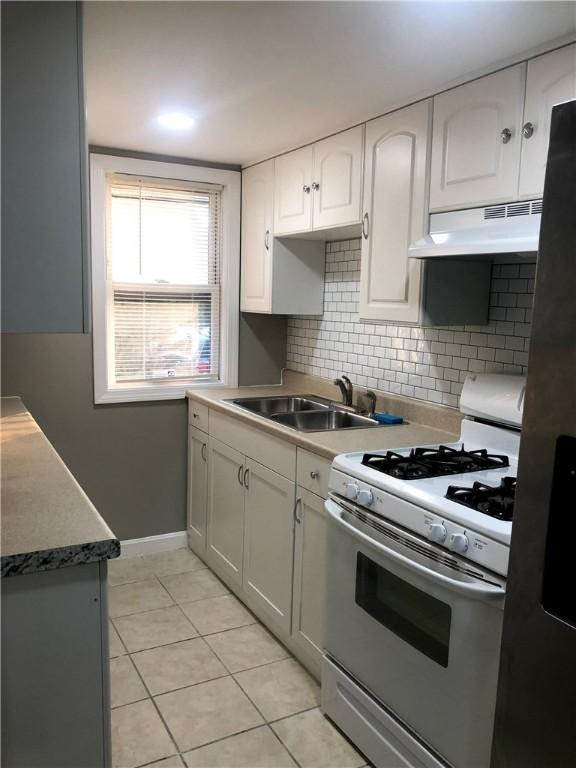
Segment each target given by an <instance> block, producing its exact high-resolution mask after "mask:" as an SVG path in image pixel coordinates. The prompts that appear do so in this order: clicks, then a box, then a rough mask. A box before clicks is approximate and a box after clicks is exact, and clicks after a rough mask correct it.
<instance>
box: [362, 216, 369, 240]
mask: <svg viewBox="0 0 576 768" xmlns="http://www.w3.org/2000/svg"><path fill="white" fill-rule="evenodd" d="M369 234H370V217H369V216H368V214H367V213H365V214H364V216H363V217H362V235H363V237H364V240H368V235H369Z"/></svg>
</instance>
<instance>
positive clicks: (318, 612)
mask: <svg viewBox="0 0 576 768" xmlns="http://www.w3.org/2000/svg"><path fill="white" fill-rule="evenodd" d="M296 493H297V501H296V504H297V506H296V534H295V542H294V593H293V605H292V637H293V639H294V641H295V642H296V643H297V645H298V646H299V647H300V648H302V650H303V651H304V652H305V653H306V654H308V656H309V657H310V658H311V659H312V660H314V662H317V664H318V673H319V672H320V662H321V659H322V648H323V645H324V602H325V600H324V598H325V595H326V547H327V528H328V513H327V512H326V510H325V508H324V499H323V498H322V497H321V496H317V495H316V494H315V493H311V492H310V491H306V490H305V489H304V488H301V487H300V486H298V488H297V489H296Z"/></svg>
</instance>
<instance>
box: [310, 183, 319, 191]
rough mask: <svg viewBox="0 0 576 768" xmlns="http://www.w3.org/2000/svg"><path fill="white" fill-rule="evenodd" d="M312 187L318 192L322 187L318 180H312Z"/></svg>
mask: <svg viewBox="0 0 576 768" xmlns="http://www.w3.org/2000/svg"><path fill="white" fill-rule="evenodd" d="M312 189H313V190H314V192H318V190H319V189H320V184H318V182H317V181H313V182H312Z"/></svg>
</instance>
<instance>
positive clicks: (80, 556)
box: [0, 539, 120, 579]
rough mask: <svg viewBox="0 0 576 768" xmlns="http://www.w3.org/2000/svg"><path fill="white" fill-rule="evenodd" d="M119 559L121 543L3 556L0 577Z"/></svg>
mask: <svg viewBox="0 0 576 768" xmlns="http://www.w3.org/2000/svg"><path fill="white" fill-rule="evenodd" d="M119 556H120V542H119V541H118V539H105V540H103V541H89V542H84V543H81V544H70V545H69V546H66V547H57V548H55V549H45V550H40V551H38V552H19V553H16V554H13V555H3V556H2V558H1V565H0V575H1V577H2V578H3V579H4V578H8V577H10V576H20V575H25V574H30V573H39V572H41V571H55V570H57V569H59V568H69V567H70V566H73V565H84V564H86V563H96V562H99V561H101V560H111V559H113V558H116V557H119Z"/></svg>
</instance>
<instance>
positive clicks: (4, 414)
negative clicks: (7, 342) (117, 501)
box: [0, 397, 120, 577]
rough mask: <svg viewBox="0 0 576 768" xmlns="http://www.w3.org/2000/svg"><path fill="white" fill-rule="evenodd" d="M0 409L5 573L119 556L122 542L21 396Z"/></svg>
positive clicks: (4, 400)
mask: <svg viewBox="0 0 576 768" xmlns="http://www.w3.org/2000/svg"><path fill="white" fill-rule="evenodd" d="M0 408H1V421H2V437H1V444H2V521H1V530H2V545H1V555H2V558H1V564H2V565H1V568H2V576H3V577H4V576H15V575H18V574H24V573H35V572H37V571H48V570H54V569H56V568H64V567H67V566H71V565H78V564H80V563H89V562H94V561H97V560H104V559H109V558H113V557H118V555H119V554H120V543H119V542H118V540H117V539H116V537H115V536H114V534H113V533H112V531H111V530H110V528H108V526H107V525H106V523H105V522H104V520H103V519H102V518H101V516H100V515H99V514H98V512H97V510H96V509H95V507H94V505H93V504H92V502H91V501H90V500H89V499H88V497H87V496H86V494H85V493H84V491H83V490H82V488H81V487H80V486H79V485H78V483H77V482H76V480H75V479H74V477H73V476H72V474H71V473H70V471H69V470H68V468H67V467H66V465H65V464H64V462H63V461H62V459H61V458H60V456H59V455H58V454H57V453H56V451H55V450H54V448H53V447H52V445H51V444H50V442H49V441H48V439H47V438H46V436H45V435H44V433H43V432H42V430H41V429H40V427H39V426H38V424H36V422H35V421H34V419H33V418H32V416H31V415H30V413H29V412H28V411H27V410H26V407H25V406H24V405H23V403H22V401H21V400H20V398H19V397H4V398H2V399H1V401H0Z"/></svg>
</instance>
